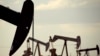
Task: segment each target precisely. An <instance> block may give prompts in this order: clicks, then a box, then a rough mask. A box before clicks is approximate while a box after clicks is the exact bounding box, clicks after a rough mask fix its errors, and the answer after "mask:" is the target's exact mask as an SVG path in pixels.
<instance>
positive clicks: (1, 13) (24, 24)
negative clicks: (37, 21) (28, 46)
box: [0, 0, 34, 56]
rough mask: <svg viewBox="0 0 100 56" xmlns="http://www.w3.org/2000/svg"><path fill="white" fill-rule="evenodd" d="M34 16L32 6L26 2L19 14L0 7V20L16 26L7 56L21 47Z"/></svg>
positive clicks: (27, 0) (29, 1)
mask: <svg viewBox="0 0 100 56" xmlns="http://www.w3.org/2000/svg"><path fill="white" fill-rule="evenodd" d="M33 16H34V4H33V2H32V1H31V0H26V1H25V2H24V4H23V8H22V11H21V13H19V12H16V11H13V10H11V9H9V8H6V7H4V6H2V5H0V19H2V20H5V21H7V22H9V23H11V24H14V25H16V26H17V29H16V33H15V36H14V39H13V42H12V46H11V49H10V53H9V56H12V55H13V54H14V53H15V52H16V51H17V50H18V49H19V47H20V46H21V45H22V43H23V42H24V40H25V38H26V37H27V35H28V33H29V30H30V26H31V23H32V20H33Z"/></svg>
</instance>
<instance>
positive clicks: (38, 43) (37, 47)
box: [27, 37, 49, 56]
mask: <svg viewBox="0 0 100 56" xmlns="http://www.w3.org/2000/svg"><path fill="white" fill-rule="evenodd" d="M29 40H32V41H33V42H36V43H37V45H36V48H35V51H34V54H33V56H35V54H36V50H37V49H38V55H39V56H42V54H41V51H40V44H42V45H44V46H45V47H46V49H45V51H47V50H48V48H49V42H47V43H44V42H42V41H40V40H37V39H34V38H31V37H29V38H28V39H27V43H29ZM29 45H30V44H28V45H27V46H28V47H29Z"/></svg>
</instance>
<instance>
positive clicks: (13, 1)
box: [0, 0, 100, 56]
mask: <svg viewBox="0 0 100 56" xmlns="http://www.w3.org/2000/svg"><path fill="white" fill-rule="evenodd" d="M33 1H34V5H35V15H34V23H35V24H34V30H35V31H34V36H35V39H38V40H40V41H44V42H48V40H49V36H52V37H53V36H54V35H61V36H67V37H73V38H76V36H78V35H79V36H81V40H82V43H81V47H80V48H82V49H84V48H94V47H96V45H97V44H98V45H99V46H100V34H99V33H100V0H33ZM23 2H24V0H9V1H8V0H0V5H4V6H6V7H8V8H10V9H12V10H15V11H17V12H21V9H22V5H23ZM15 31H16V26H14V25H12V24H10V23H7V22H5V21H3V20H0V38H1V39H0V56H8V54H9V51H10V47H11V44H12V41H13V37H14V34H15ZM28 36H30V37H32V28H31V30H30V33H29V35H28ZM75 44H76V43H73V42H68V51H69V55H71V56H75V55H76V53H75V50H76V49H75ZM62 46H63V41H62V40H58V41H57V42H55V43H54V47H55V48H57V54H59V55H60V53H61V49H62ZM41 47H42V48H41V50H42V52H41V53H42V54H43V55H44V56H46V55H48V54H50V53H49V51H47V52H45V51H44V50H45V47H44V46H42V45H41ZM24 50H26V41H25V42H24V43H23V45H22V46H21V48H20V49H19V50H18V51H17V52H16V53H15V54H14V55H13V56H22V54H23V51H24ZM89 53H90V56H96V55H97V53H96V51H91V52H89ZM83 54H84V53H83ZM83 54H82V55H83ZM64 56H65V53H64Z"/></svg>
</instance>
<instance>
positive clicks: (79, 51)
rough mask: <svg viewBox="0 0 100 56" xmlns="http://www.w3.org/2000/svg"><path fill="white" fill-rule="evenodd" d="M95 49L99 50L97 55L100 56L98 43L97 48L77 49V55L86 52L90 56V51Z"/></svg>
mask: <svg viewBox="0 0 100 56" xmlns="http://www.w3.org/2000/svg"><path fill="white" fill-rule="evenodd" d="M94 50H96V51H97V55H98V56H99V54H100V51H99V46H98V45H96V48H87V49H80V50H77V56H78V55H79V56H81V52H85V55H86V56H89V53H88V52H89V51H94Z"/></svg>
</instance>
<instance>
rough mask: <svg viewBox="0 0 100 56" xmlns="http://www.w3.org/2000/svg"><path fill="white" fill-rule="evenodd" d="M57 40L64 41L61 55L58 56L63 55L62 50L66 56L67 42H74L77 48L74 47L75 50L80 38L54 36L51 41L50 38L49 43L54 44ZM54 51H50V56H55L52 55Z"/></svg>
mask: <svg viewBox="0 0 100 56" xmlns="http://www.w3.org/2000/svg"><path fill="white" fill-rule="evenodd" d="M58 39H61V40H64V42H65V43H64V45H63V49H62V53H61V55H60V56H62V55H63V51H64V48H66V56H68V50H67V41H72V42H76V43H77V46H76V48H77V49H78V48H79V47H80V45H81V38H80V36H77V38H71V37H64V36H59V35H54V37H53V39H51V37H50V42H55V41H56V40H58ZM54 51H56V49H55V48H53V49H51V50H50V52H51V56H55V55H56V56H57V54H56V52H55V53H54Z"/></svg>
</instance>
